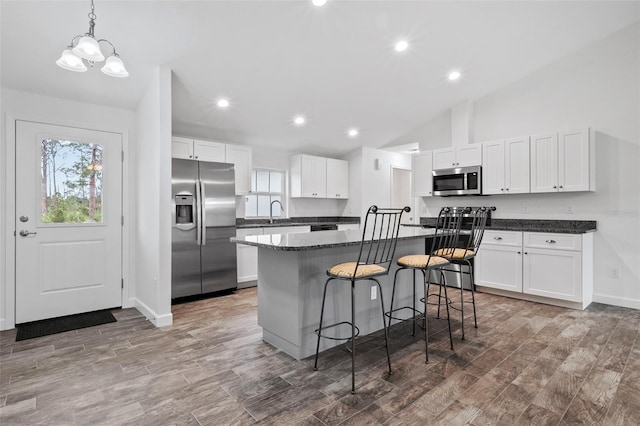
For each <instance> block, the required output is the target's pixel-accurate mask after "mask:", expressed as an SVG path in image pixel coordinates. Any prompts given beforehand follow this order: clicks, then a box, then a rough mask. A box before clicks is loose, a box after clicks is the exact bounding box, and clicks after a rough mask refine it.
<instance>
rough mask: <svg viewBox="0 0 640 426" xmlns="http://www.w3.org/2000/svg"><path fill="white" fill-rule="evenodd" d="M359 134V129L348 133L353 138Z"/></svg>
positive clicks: (350, 130)
mask: <svg viewBox="0 0 640 426" xmlns="http://www.w3.org/2000/svg"><path fill="white" fill-rule="evenodd" d="M359 133H360V132H358V129H349V131H348V132H347V134H348V135H349V136H350V137H352V138H355V137H356V136H358V134H359Z"/></svg>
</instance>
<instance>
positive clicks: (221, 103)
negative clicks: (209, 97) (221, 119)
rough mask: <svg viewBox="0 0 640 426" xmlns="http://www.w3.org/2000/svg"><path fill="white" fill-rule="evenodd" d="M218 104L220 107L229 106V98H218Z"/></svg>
mask: <svg viewBox="0 0 640 426" xmlns="http://www.w3.org/2000/svg"><path fill="white" fill-rule="evenodd" d="M216 105H218V108H228V107H229V100H228V99H224V98H221V99H218V102H217V104H216Z"/></svg>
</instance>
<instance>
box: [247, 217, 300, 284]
mask: <svg viewBox="0 0 640 426" xmlns="http://www.w3.org/2000/svg"><path fill="white" fill-rule="evenodd" d="M310 231H311V227H309V226H270V227H264V228H240V229H236V237H246V236H247V235H272V234H295V233H305V232H310ZM236 256H237V262H236V263H237V269H238V288H246V287H251V286H253V283H252V281H255V280H257V279H258V247H254V246H247V245H244V244H236ZM247 282H251V283H250V285H242V283H247Z"/></svg>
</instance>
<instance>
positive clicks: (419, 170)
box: [411, 151, 433, 197]
mask: <svg viewBox="0 0 640 426" xmlns="http://www.w3.org/2000/svg"><path fill="white" fill-rule="evenodd" d="M411 171H412V176H413V196H414V197H431V196H432V195H433V173H432V171H433V151H425V152H421V153H419V154H413V157H412V159H411Z"/></svg>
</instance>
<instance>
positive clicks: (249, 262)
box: [236, 228, 262, 283]
mask: <svg viewBox="0 0 640 426" xmlns="http://www.w3.org/2000/svg"><path fill="white" fill-rule="evenodd" d="M247 235H262V228H242V229H236V236H237V237H245V236H247ZM236 255H237V263H238V283H243V282H247V281H253V280H257V279H258V247H254V246H247V245H244V244H236Z"/></svg>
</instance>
